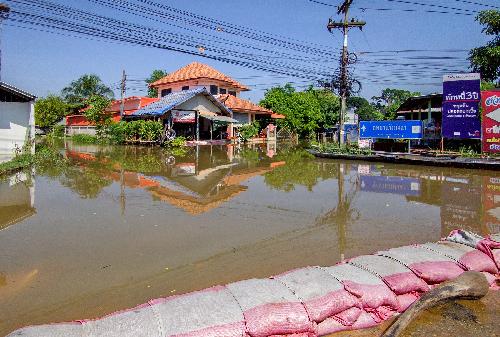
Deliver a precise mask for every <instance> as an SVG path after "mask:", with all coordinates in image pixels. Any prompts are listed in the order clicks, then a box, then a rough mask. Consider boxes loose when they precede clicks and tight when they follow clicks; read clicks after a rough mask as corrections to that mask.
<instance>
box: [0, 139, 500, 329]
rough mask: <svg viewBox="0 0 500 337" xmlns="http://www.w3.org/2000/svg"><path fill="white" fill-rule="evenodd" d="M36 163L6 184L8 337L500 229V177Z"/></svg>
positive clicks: (112, 161)
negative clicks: (457, 232)
mask: <svg viewBox="0 0 500 337" xmlns="http://www.w3.org/2000/svg"><path fill="white" fill-rule="evenodd" d="M38 151H42V152H43V154H44V155H43V160H41V161H40V162H39V163H38V164H37V168H36V173H33V174H32V173H31V172H23V173H20V174H17V175H14V176H11V177H7V178H5V177H4V179H3V180H1V181H0V336H3V335H6V334H8V333H9V332H11V331H13V330H15V329H16V328H19V327H22V326H25V325H32V324H43V323H50V322H61V321H71V320H76V319H85V318H95V317H99V316H102V315H105V314H108V313H111V312H114V311H117V310H121V309H124V308H129V307H133V306H136V305H137V304H140V303H144V302H146V301H147V300H149V299H151V298H157V297H163V296H169V295H172V294H182V293H186V292H190V291H193V290H198V289H203V288H206V287H210V286H213V285H217V284H224V283H228V282H232V281H237V280H241V279H246V278H252V277H267V276H270V275H273V274H277V273H281V272H284V271H286V270H290V269H293V268H297V267H302V266H306V265H333V264H335V263H337V262H339V261H340V260H341V259H344V258H349V257H353V256H356V255H360V254H368V253H372V252H375V251H377V250H380V249H387V248H390V247H397V246H401V245H407V244H411V243H420V242H427V241H436V240H438V239H439V238H440V237H443V236H445V235H447V234H448V233H449V232H450V231H451V230H452V229H455V228H464V229H467V230H472V231H474V232H477V233H480V234H483V235H485V234H489V233H492V232H498V231H499V228H500V177H499V176H498V172H490V171H480V170H477V171H476V170H467V169H452V168H433V167H422V166H405V165H391V164H376V163H367V162H354V161H335V160H319V159H315V158H312V157H311V156H310V155H308V154H307V153H306V152H305V151H303V150H301V149H299V148H295V147H293V146H290V145H286V144H278V145H277V146H275V145H272V144H269V145H255V146H253V147H252V146H251V147H238V146H203V147H198V148H189V149H188V150H186V151H176V152H174V153H172V152H169V151H167V150H163V149H157V148H145V147H111V146H104V147H103V146H94V145H76V144H71V143H66V144H58V145H53V146H40V147H39V148H38ZM496 298H497V299H498V297H496ZM493 308H494V309H489V310H490V314H491V313H493V314H498V310H497V309H498V306H496V307H495V306H493ZM491 310H493V312H491ZM486 311H488V310H486ZM497 331H498V330H497Z"/></svg>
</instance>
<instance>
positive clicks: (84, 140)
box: [71, 134, 101, 144]
mask: <svg viewBox="0 0 500 337" xmlns="http://www.w3.org/2000/svg"><path fill="white" fill-rule="evenodd" d="M71 139H72V140H73V141H74V142H75V143H78V144H99V143H101V140H100V139H99V138H98V137H96V136H91V135H85V134H79V135H74V136H73V137H71Z"/></svg>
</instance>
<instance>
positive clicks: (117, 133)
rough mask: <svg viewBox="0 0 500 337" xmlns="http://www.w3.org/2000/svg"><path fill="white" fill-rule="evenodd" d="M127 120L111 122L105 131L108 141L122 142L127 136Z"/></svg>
mask: <svg viewBox="0 0 500 337" xmlns="http://www.w3.org/2000/svg"><path fill="white" fill-rule="evenodd" d="M128 124H129V123H127V122H123V121H122V122H118V123H112V124H111V125H110V126H109V127H108V130H107V131H106V133H107V135H108V137H109V139H110V141H111V142H112V143H115V144H123V143H125V141H126V140H127V138H128V135H127V125H128Z"/></svg>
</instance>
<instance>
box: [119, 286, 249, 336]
mask: <svg viewBox="0 0 500 337" xmlns="http://www.w3.org/2000/svg"><path fill="white" fill-rule="evenodd" d="M149 303H150V305H151V310H152V311H153V312H154V314H155V316H156V317H158V323H159V324H158V325H159V329H160V331H161V336H165V337H169V336H176V337H181V336H182V337H184V336H186V337H187V336H189V337H197V336H199V337H201V336H209V337H241V336H244V335H245V323H244V317H243V314H242V312H241V308H240V306H239V304H238V302H237V301H236V300H235V299H234V297H233V295H232V294H231V292H229V290H228V289H227V288H226V287H223V286H217V287H213V288H209V289H205V290H202V291H198V292H194V293H189V294H185V295H180V296H172V297H169V298H161V299H156V300H152V301H150V302H149ZM113 336H114V335H113ZM116 336H121V335H116Z"/></svg>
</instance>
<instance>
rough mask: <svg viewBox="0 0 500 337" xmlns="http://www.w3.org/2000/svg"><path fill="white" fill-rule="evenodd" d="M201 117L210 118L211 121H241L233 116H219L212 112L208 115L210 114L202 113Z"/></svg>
mask: <svg viewBox="0 0 500 337" xmlns="http://www.w3.org/2000/svg"><path fill="white" fill-rule="evenodd" d="M200 117H203V118H206V119H209V120H211V121H216V122H222V123H239V121H237V120H236V119H234V118H231V117H227V116H219V115H211V114H210V115H208V114H204V113H201V114H200Z"/></svg>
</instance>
